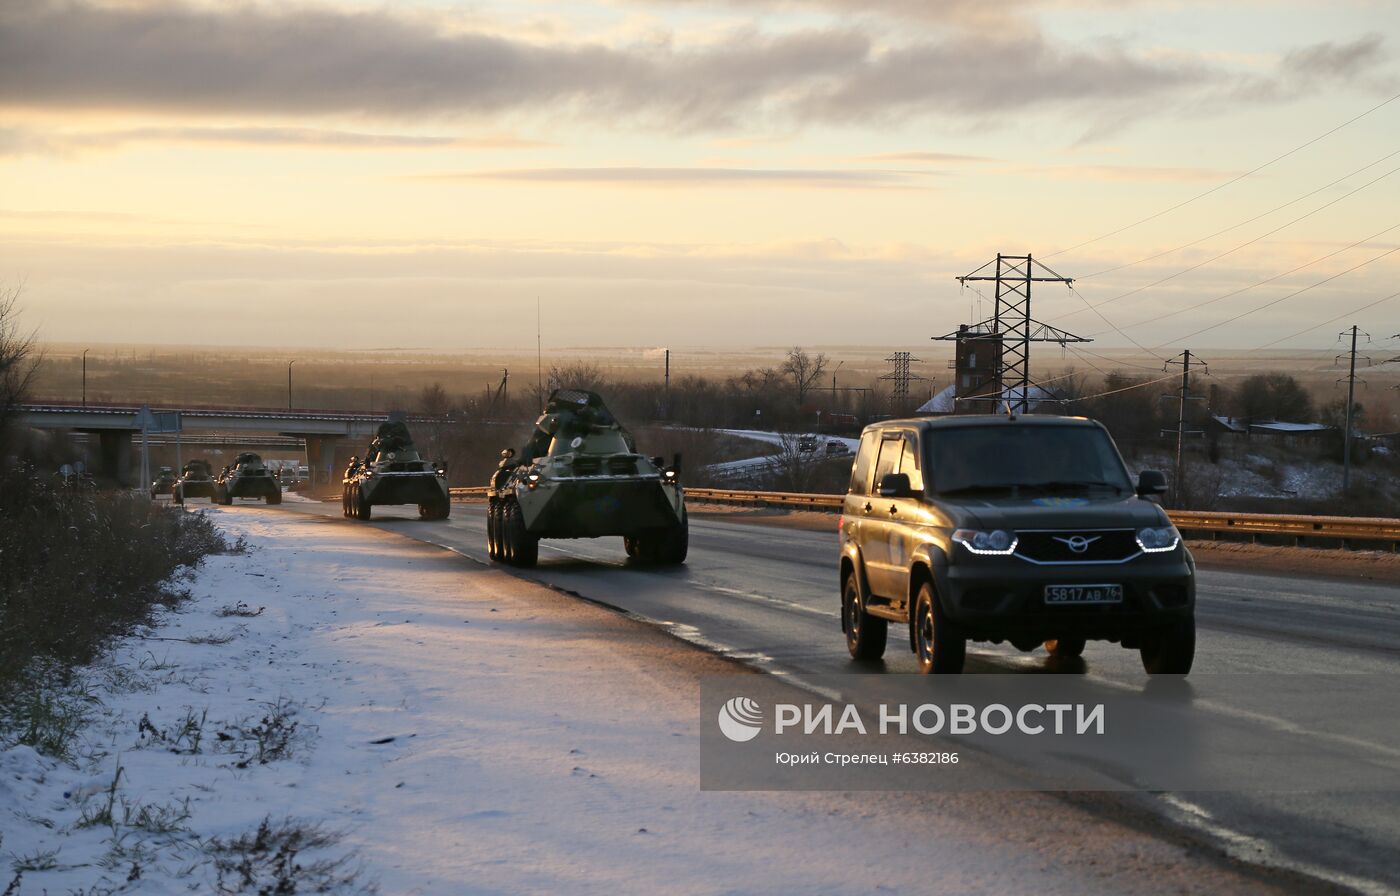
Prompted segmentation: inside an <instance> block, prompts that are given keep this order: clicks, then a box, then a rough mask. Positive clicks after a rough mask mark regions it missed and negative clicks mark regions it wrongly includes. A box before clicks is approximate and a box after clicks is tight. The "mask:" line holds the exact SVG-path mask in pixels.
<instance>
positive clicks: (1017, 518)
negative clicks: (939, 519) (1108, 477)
mask: <svg viewBox="0 0 1400 896" xmlns="http://www.w3.org/2000/svg"><path fill="white" fill-rule="evenodd" d="M939 503H940V504H942V505H943V506H944V507H945V508H946V509H947V511H948V512H949V514H950V515H951V516H952V517H953V518H954V519H955V520H956V521H957V523H958V525H959V526H966V527H967V528H973V529H1126V528H1138V529H1140V528H1145V527H1148V526H1162V525H1165V524H1166V512H1165V511H1163V510H1162V508H1160V507H1158V506H1157V505H1156V504H1153V503H1152V502H1151V501H1147V500H1144V499H1142V498H1139V497H1137V496H1136V495H1111V496H1106V497H1085V496H1082V495H1078V496H1074V495H1053V496H1043V497H1039V498H1016V499H1012V498H992V499H986V498H978V499H974V500H962V501H958V502H953V501H949V500H942V501H939Z"/></svg>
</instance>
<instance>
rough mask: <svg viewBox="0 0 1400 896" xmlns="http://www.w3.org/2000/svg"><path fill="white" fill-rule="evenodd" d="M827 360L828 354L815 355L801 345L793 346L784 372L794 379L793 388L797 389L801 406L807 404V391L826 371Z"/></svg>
mask: <svg viewBox="0 0 1400 896" xmlns="http://www.w3.org/2000/svg"><path fill="white" fill-rule="evenodd" d="M826 360H827V359H826V355H820V354H819V355H817V356H816V357H813V356H811V355H809V354H807V353H806V352H805V351H803V350H802V347H801V346H793V347H792V349H791V350H790V351H789V352H788V355H787V360H786V361H784V362H783V366H782V372H783V373H784V374H786V375H787V376H788V377H790V378H791V379H792V385H793V388H795V389H796V390H797V404H798V406H799V407H800V406H801V405H803V404H806V402H807V393H808V392H809V391H811V389H812V387H813V386H816V385H817V384H818V382H819V381H820V380H821V377H822V374H823V373H824V372H825V371H826Z"/></svg>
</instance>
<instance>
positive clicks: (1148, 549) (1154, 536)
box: [1137, 526, 1181, 554]
mask: <svg viewBox="0 0 1400 896" xmlns="http://www.w3.org/2000/svg"><path fill="white" fill-rule="evenodd" d="M1137 543H1138V547H1140V548H1142V550H1143V552H1144V553H1148V554H1164V553H1166V552H1167V551H1173V550H1176V546H1177V545H1179V544H1181V533H1179V532H1177V531H1176V527H1175V526H1160V527H1154V528H1150V529H1139V530H1138V533H1137Z"/></svg>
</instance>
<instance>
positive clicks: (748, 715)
mask: <svg viewBox="0 0 1400 896" xmlns="http://www.w3.org/2000/svg"><path fill="white" fill-rule="evenodd" d="M719 730H720V731H721V732H723V734H724V736H725V737H727V738H729V739H730V740H732V741H734V742H735V743H738V744H741V743H744V742H745V741H750V740H753V739H754V738H755V737H758V732H760V731H762V730H763V708H762V707H761V706H759V705H758V703H757V702H755V701H754V700H750V699H749V698H748V697H732V698H730V699H729V700H728V701H726V702H725V704H724V705H723V706H721V707H720V708H719Z"/></svg>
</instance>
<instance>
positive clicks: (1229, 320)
mask: <svg viewBox="0 0 1400 896" xmlns="http://www.w3.org/2000/svg"><path fill="white" fill-rule="evenodd" d="M1396 252H1400V246H1396V247H1395V248H1394V249H1388V250H1386V251H1385V252H1382V253H1381V254H1379V255H1376V256H1373V257H1371V258H1368V259H1366V260H1365V261H1363V262H1361V263H1360V264H1357V265H1353V266H1351V267H1349V268H1347V269H1346V270H1345V271H1339V272H1337V273H1335V274H1333V275H1332V276H1330V277H1327V278H1326V279H1323V280H1319V281H1317V282H1316V283H1313V284H1311V285H1309V286H1304V287H1303V288H1302V289H1297V290H1294V291H1293V292H1290V293H1289V294H1288V295H1285V296H1279V297H1278V298H1277V299H1274V300H1273V301H1272V302H1265V303H1264V304H1263V305H1260V306H1258V307H1257V308H1251V309H1249V310H1248V311H1241V312H1240V313H1239V314H1236V315H1235V316H1234V317H1230V318H1227V319H1225V320H1222V321H1219V322H1217V323H1213V324H1211V325H1210V326H1208V327H1202V328H1201V329H1199V330H1196V331H1194V332H1191V333H1187V334H1186V335H1185V336H1180V337H1178V338H1177V339H1175V340H1173V341H1174V342H1181V341H1182V340H1184V339H1191V338H1192V337H1195V336H1199V335H1201V334H1202V333H1209V332H1210V331H1211V330H1215V329H1218V328H1220V327H1223V326H1226V325H1228V324H1232V323H1234V322H1235V321H1237V320H1240V319H1241V318H1245V317H1249V316H1250V315H1251V314H1257V313H1258V312H1260V311H1263V310H1264V309H1265V308H1272V307H1274V306H1275V305H1278V304H1280V303H1282V302H1286V301H1288V300H1289V299H1291V298H1293V297H1294V296H1299V295H1302V294H1303V293H1305V292H1308V291H1309V290H1313V289H1316V288H1317V287H1319V286H1322V285H1324V284H1327V283H1331V282H1332V281H1333V280H1336V279H1337V278H1338V277H1345V276H1346V275H1347V274H1350V273H1351V272H1352V271H1355V270H1358V269H1360V268H1364V267H1366V265H1368V264H1374V263H1375V262H1377V261H1380V260H1381V259H1382V258H1386V257H1387V256H1390V255H1394V254H1395V253H1396ZM1171 344H1172V343H1171V342H1164V343H1162V344H1161V345H1159V346H1157V348H1164V347H1166V346H1168V345H1171Z"/></svg>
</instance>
